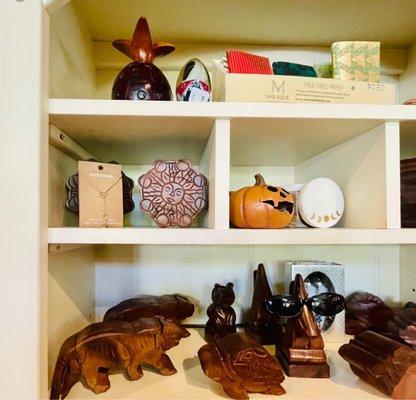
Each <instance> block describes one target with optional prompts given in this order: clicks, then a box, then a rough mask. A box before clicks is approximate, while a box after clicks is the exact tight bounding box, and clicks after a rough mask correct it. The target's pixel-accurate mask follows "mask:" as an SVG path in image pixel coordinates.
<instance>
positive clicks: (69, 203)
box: [65, 159, 134, 215]
mask: <svg viewBox="0 0 416 400" xmlns="http://www.w3.org/2000/svg"><path fill="white" fill-rule="evenodd" d="M88 161H93V162H98V161H97V160H93V159H90V160H88ZM109 164H118V162H117V161H110V162H109ZM121 181H122V185H123V214H128V213H130V212H132V211H133V210H134V201H133V187H134V181H133V179H130V178H129V177H128V176H127V175H125V174H124V172H123V171H121ZM65 189H66V191H67V199H66V202H65V208H66V209H67V210H68V211H71V212H72V213H74V214H75V215H79V194H78V174H75V175H72V176H70V177H69V178H68V180H67V181H66V183H65Z"/></svg>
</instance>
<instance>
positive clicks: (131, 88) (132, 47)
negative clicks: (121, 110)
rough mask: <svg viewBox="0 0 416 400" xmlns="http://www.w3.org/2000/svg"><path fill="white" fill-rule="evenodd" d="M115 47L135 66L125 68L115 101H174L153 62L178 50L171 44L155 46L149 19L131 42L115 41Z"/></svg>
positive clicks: (117, 83) (140, 23)
mask: <svg viewBox="0 0 416 400" xmlns="http://www.w3.org/2000/svg"><path fill="white" fill-rule="evenodd" d="M113 46H114V47H115V48H116V49H117V50H119V51H121V52H122V53H123V54H125V55H126V56H127V57H130V58H131V59H132V60H133V62H132V63H130V64H128V65H127V66H126V67H124V69H122V70H121V72H120V73H119V74H118V76H117V78H116V80H115V81H114V85H113V92H112V99H114V100H172V92H171V90H170V85H169V82H168V80H167V79H166V77H165V75H163V72H162V71H161V70H160V69H159V68H158V67H156V66H155V65H154V64H153V63H152V61H153V59H154V58H156V57H159V56H165V55H167V54H169V53H171V52H172V51H173V50H175V47H173V46H172V45H171V44H168V43H161V42H157V43H152V38H151V36H150V30H149V25H148V24H147V20H146V18H144V17H141V18H140V19H139V21H138V22H137V25H136V29H135V31H134V34H133V37H132V39H131V40H123V39H120V40H116V41H114V42H113Z"/></svg>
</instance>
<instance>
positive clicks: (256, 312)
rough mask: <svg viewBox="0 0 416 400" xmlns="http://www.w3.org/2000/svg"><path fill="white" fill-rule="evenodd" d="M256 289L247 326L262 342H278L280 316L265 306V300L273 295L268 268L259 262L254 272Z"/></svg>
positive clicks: (280, 330)
mask: <svg viewBox="0 0 416 400" xmlns="http://www.w3.org/2000/svg"><path fill="white" fill-rule="evenodd" d="M253 278H254V291H253V300H252V303H251V310H250V311H251V316H250V317H251V321H250V322H248V323H247V324H246V326H245V328H246V330H247V331H248V332H250V333H252V334H253V335H254V336H255V338H256V339H257V340H258V341H259V342H260V343H261V344H277V343H278V342H279V340H280V336H281V333H282V327H281V325H280V317H279V316H277V315H274V314H271V313H270V312H269V311H267V309H266V307H265V303H264V302H265V300H266V299H268V298H269V297H271V296H272V291H271V290H270V286H269V282H268V281H267V276H266V270H265V268H264V265H263V264H259V266H258V268H257V269H256V270H255V271H254V273H253Z"/></svg>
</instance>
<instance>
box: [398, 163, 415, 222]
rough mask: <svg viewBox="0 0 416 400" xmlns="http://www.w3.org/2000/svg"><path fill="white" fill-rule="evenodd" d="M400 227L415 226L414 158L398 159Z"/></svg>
mask: <svg viewBox="0 0 416 400" xmlns="http://www.w3.org/2000/svg"><path fill="white" fill-rule="evenodd" d="M400 203H401V221H402V228H416V158H409V159H407V160H401V161H400Z"/></svg>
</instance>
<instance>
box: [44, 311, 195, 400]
mask: <svg viewBox="0 0 416 400" xmlns="http://www.w3.org/2000/svg"><path fill="white" fill-rule="evenodd" d="M187 336H189V332H188V331H187V330H186V329H185V328H183V327H182V326H180V325H178V324H177V323H175V322H173V321H171V320H168V319H166V318H163V317H153V318H140V319H138V320H136V321H134V322H132V323H130V322H123V321H112V322H99V323H96V324H91V325H88V326H87V327H85V328H84V329H82V330H81V331H80V332H78V333H76V334H75V335H73V336H71V337H69V338H68V339H66V341H65V342H64V343H63V345H62V347H61V350H60V352H59V356H58V359H57V361H56V366H55V371H54V374H53V380H52V385H51V386H52V388H51V397H50V398H51V399H58V400H59V399H60V398H62V399H64V398H65V397H66V396H67V395H68V393H69V391H70V390H71V388H72V386H74V385H75V383H77V382H78V381H81V382H83V383H84V385H85V386H86V387H88V388H89V389H91V390H92V391H93V392H94V393H96V394H97V393H102V392H105V391H107V390H108V389H109V388H110V381H109V379H108V374H109V371H111V372H112V373H113V372H123V373H124V375H125V376H126V378H127V379H129V380H137V379H140V378H141V377H142V376H143V371H142V369H141V367H140V365H141V364H142V363H143V364H147V365H151V366H153V367H154V368H156V369H157V370H158V371H159V372H160V373H161V374H162V375H172V374H174V373H175V372H176V369H175V367H174V366H173V364H172V361H171V360H170V358H169V357H168V356H167V355H166V354H165V351H166V350H169V349H170V348H172V347H174V346H176V345H177V344H178V343H179V341H180V339H182V338H185V337H187Z"/></svg>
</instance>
